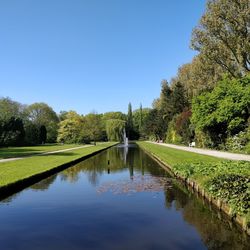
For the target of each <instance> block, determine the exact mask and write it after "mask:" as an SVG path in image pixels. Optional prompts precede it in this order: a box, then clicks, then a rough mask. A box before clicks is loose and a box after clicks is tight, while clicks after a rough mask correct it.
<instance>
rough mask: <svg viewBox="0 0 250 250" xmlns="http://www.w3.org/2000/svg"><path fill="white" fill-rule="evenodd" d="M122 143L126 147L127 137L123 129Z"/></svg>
mask: <svg viewBox="0 0 250 250" xmlns="http://www.w3.org/2000/svg"><path fill="white" fill-rule="evenodd" d="M123 143H124V146H125V147H127V146H128V137H127V135H126V130H125V129H124V130H123Z"/></svg>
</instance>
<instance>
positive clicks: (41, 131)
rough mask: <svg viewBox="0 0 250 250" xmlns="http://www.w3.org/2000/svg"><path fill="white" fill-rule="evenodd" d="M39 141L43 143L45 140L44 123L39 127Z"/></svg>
mask: <svg viewBox="0 0 250 250" xmlns="http://www.w3.org/2000/svg"><path fill="white" fill-rule="evenodd" d="M39 139H40V140H39V143H40V144H44V143H45V142H46V140H47V129H46V127H45V126H44V125H42V126H41V127H40V134H39Z"/></svg>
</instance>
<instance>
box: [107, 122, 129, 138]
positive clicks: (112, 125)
mask: <svg viewBox="0 0 250 250" xmlns="http://www.w3.org/2000/svg"><path fill="white" fill-rule="evenodd" d="M125 125H126V122H125V121H124V120H119V119H110V120H107V122H106V132H107V136H108V140H109V141H120V142H122V141H123V132H124V129H125Z"/></svg>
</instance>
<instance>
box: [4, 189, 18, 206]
mask: <svg viewBox="0 0 250 250" xmlns="http://www.w3.org/2000/svg"><path fill="white" fill-rule="evenodd" d="M19 195H20V192H19V193H15V194H13V195H11V196H8V197H7V198H4V199H2V198H1V195H0V204H1V203H5V204H8V203H11V202H12V201H13V200H15V199H16V198H17V197H18V196H19Z"/></svg>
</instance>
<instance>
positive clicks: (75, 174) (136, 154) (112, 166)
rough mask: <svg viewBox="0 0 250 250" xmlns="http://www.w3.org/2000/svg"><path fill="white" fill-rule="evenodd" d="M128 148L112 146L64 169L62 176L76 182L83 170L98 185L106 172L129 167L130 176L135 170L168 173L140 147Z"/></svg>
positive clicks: (162, 174)
mask: <svg viewBox="0 0 250 250" xmlns="http://www.w3.org/2000/svg"><path fill="white" fill-rule="evenodd" d="M126 150H127V151H128V152H126V151H125V150H124V147H113V148H110V149H108V150H106V151H103V152H101V153H99V154H97V155H95V156H93V157H91V158H89V159H86V160H84V161H82V162H80V163H78V164H76V165H75V166H73V167H70V168H68V169H66V170H64V171H63V172H62V173H61V174H60V176H61V178H62V180H66V181H70V182H75V181H77V180H78V179H79V173H81V172H83V173H85V174H86V175H87V176H88V180H89V182H90V183H91V184H93V185H94V186H96V185H97V184H98V183H99V179H100V177H101V176H102V175H103V174H104V173H108V174H109V173H112V172H113V173H116V172H120V171H122V170H125V169H128V171H129V175H130V177H132V176H133V175H134V171H137V172H140V173H141V174H142V175H144V173H145V172H149V173H150V174H152V175H153V176H159V175H160V176H164V175H166V172H165V170H164V169H162V168H161V167H158V164H157V163H156V162H155V161H154V160H153V159H152V158H150V157H149V156H148V155H146V154H145V153H144V152H143V151H142V150H140V149H139V148H138V147H136V146H135V147H128V148H127V149H126ZM124 154H127V156H125V155H124Z"/></svg>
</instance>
